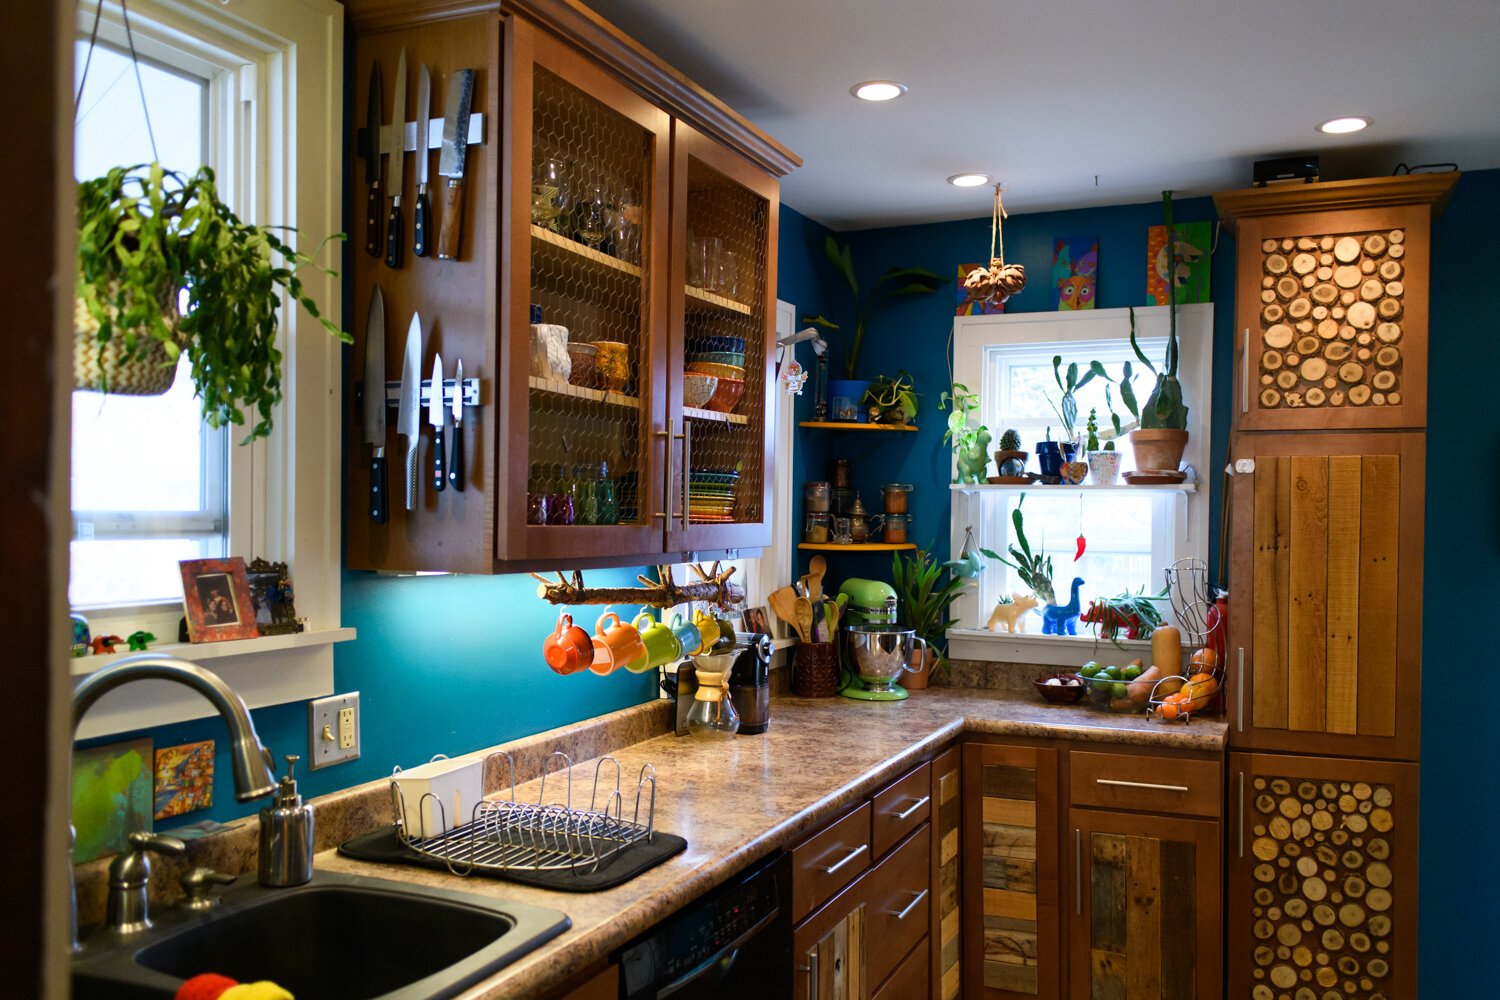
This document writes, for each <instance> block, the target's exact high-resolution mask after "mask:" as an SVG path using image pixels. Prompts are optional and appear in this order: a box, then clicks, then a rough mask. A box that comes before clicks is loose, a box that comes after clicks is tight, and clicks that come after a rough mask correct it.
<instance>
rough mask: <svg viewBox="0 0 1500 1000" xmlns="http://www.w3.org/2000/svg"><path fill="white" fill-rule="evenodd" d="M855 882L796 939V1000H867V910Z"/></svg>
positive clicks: (793, 995)
mask: <svg viewBox="0 0 1500 1000" xmlns="http://www.w3.org/2000/svg"><path fill="white" fill-rule="evenodd" d="M861 888H862V886H861V884H860V883H858V882H856V883H855V884H854V885H851V886H850V887H849V888H847V889H845V890H844V891H843V892H841V893H839V895H837V896H835V897H834V898H833V899H832V900H830V901H829V902H828V904H827V905H826V906H824V907H823V908H822V909H821V910H819V911H818V912H817V913H814V914H813V915H812V916H811V917H809V918H808V919H807V921H806V922H805V923H803V924H802V925H801V926H800V927H798V928H797V930H796V932H795V933H794V934H793V937H792V957H793V960H794V961H795V962H796V963H797V964H796V966H795V974H794V975H793V977H792V997H793V1000H866V998H867V997H869V995H870V992H869V991H870V985H869V982H868V981H867V979H866V978H865V941H866V937H865V923H866V919H867V917H868V914H869V906H868V904H867V903H866V902H865V899H864V894H863V893H862V892H861V891H860V890H861Z"/></svg>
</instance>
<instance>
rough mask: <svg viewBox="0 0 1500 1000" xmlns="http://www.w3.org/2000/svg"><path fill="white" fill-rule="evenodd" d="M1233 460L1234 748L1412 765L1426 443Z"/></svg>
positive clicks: (1260, 440)
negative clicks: (1234, 470)
mask: <svg viewBox="0 0 1500 1000" xmlns="http://www.w3.org/2000/svg"><path fill="white" fill-rule="evenodd" d="M1234 457H1235V459H1236V463H1235V464H1236V466H1237V467H1240V468H1242V469H1244V470H1245V471H1239V472H1236V474H1235V475H1234V477H1233V480H1232V484H1233V485H1232V488H1231V489H1232V494H1231V500H1230V504H1231V515H1230V516H1231V538H1232V542H1231V553H1232V554H1231V567H1230V577H1231V579H1232V580H1233V581H1234V586H1233V587H1231V588H1230V604H1231V610H1230V616H1229V620H1230V622H1231V625H1230V633H1231V634H1230V643H1229V670H1230V674H1231V676H1230V685H1229V686H1230V721H1231V730H1230V743H1231V746H1234V747H1236V748H1242V749H1265V750H1285V751H1292V752H1304V753H1306V752H1312V753H1326V754H1340V755H1349V756H1360V757H1380V758H1391V759H1405V760H1414V759H1416V756H1417V751H1418V741H1419V736H1420V732H1419V726H1420V713H1421V691H1420V682H1421V666H1422V651H1421V640H1422V515H1423V477H1424V445H1423V436H1422V435H1421V434H1413V433H1368V434H1319V435H1286V434H1275V435H1271V434H1244V435H1240V437H1239V439H1238V440H1237V442H1236V445H1235V456H1234ZM1252 466H1253V469H1252Z"/></svg>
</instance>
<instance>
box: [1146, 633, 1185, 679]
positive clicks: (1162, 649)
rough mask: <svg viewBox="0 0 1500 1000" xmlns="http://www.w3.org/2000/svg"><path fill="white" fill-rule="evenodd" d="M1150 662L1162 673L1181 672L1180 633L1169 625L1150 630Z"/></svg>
mask: <svg viewBox="0 0 1500 1000" xmlns="http://www.w3.org/2000/svg"><path fill="white" fill-rule="evenodd" d="M1151 662H1152V663H1154V664H1156V666H1158V667H1160V668H1161V671H1162V673H1164V674H1180V673H1182V633H1181V632H1179V631H1178V630H1177V629H1175V628H1173V627H1172V626H1171V625H1163V626H1162V627H1161V628H1159V629H1157V630H1156V631H1155V632H1152V633H1151Z"/></svg>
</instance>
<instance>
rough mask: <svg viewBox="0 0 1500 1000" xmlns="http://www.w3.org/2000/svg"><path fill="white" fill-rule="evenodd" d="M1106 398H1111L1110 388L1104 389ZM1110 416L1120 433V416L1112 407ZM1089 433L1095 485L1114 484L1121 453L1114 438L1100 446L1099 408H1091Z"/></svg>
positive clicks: (1090, 468) (1116, 430)
mask: <svg viewBox="0 0 1500 1000" xmlns="http://www.w3.org/2000/svg"><path fill="white" fill-rule="evenodd" d="M1104 398H1105V399H1106V400H1108V399H1109V390H1108V389H1105V391H1104ZM1106 405H1108V404H1106ZM1109 417H1110V419H1111V420H1113V421H1114V425H1115V434H1116V435H1118V434H1119V433H1120V418H1119V417H1117V416H1116V415H1115V412H1114V410H1113V408H1111V409H1110V413H1109ZM1087 434H1088V440H1087V451H1088V456H1089V475H1090V476H1092V477H1093V480H1094V485H1095V486H1113V485H1114V484H1115V480H1116V479H1118V478H1119V476H1120V453H1119V452H1117V451H1115V442H1114V438H1110V439H1108V440H1106V441H1105V442H1104V445H1103V447H1100V445H1099V421H1098V411H1097V410H1094V409H1090V410H1089V422H1088V429H1087Z"/></svg>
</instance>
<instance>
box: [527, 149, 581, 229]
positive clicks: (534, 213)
mask: <svg viewBox="0 0 1500 1000" xmlns="http://www.w3.org/2000/svg"><path fill="white" fill-rule="evenodd" d="M572 204H573V196H572V193H571V192H570V191H569V190H568V175H567V169H566V168H565V167H564V166H563V162H562V161H561V160H543V161H542V162H541V163H539V164H537V167H536V170H535V171H533V172H532V175H531V221H532V222H534V223H536V224H537V225H539V226H541V227H542V228H544V229H550V230H552V231H553V232H554V233H556V232H559V231H560V230H559V229H558V224H557V217H558V216H559V215H562V214H563V213H564V212H566V211H567V210H568V208H569V207H570V206H571V205H572Z"/></svg>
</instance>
